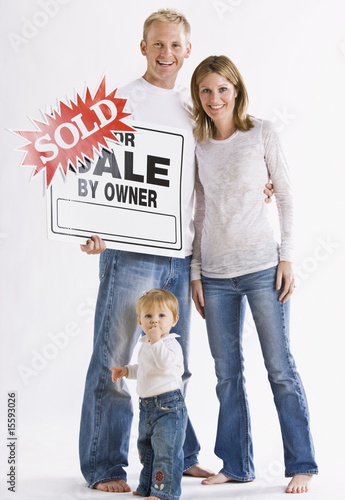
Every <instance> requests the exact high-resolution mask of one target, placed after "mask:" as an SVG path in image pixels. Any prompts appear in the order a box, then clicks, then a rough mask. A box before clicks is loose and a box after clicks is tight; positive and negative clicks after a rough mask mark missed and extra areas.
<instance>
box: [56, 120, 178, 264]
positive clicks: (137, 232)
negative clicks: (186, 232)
mask: <svg viewBox="0 0 345 500" xmlns="http://www.w3.org/2000/svg"><path fill="white" fill-rule="evenodd" d="M131 123H132V124H133V126H134V128H135V132H125V133H117V134H116V137H117V139H118V141H119V142H118V143H116V142H115V141H114V142H113V144H112V145H111V147H108V148H103V149H102V151H101V154H100V156H99V157H98V158H97V159H96V160H94V161H88V162H87V163H86V167H85V168H84V167H82V166H80V168H79V169H78V173H76V174H73V173H72V172H69V174H68V182H63V179H62V178H61V179H59V180H57V179H56V180H55V181H54V183H53V184H52V186H51V187H50V189H49V196H48V224H49V225H48V232H49V236H50V237H51V238H58V239H66V238H68V239H78V240H79V241H80V242H85V239H86V238H89V237H90V236H91V235H92V234H98V235H99V236H100V237H101V238H102V239H103V240H104V241H106V243H107V247H108V248H116V249H123V250H129V251H133V252H141V253H153V254H156V255H169V256H183V255H182V253H183V239H182V210H181V189H182V186H181V179H182V162H183V149H184V135H183V133H182V132H181V131H180V130H174V129H167V128H166V127H165V128H164V129H163V128H160V127H158V126H152V125H145V124H139V123H137V122H131ZM110 142H111V141H108V144H109V146H110Z"/></svg>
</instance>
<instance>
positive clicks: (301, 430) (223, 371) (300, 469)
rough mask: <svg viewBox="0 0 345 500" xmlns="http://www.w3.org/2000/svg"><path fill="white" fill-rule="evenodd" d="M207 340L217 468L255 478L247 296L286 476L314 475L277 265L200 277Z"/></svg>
mask: <svg viewBox="0 0 345 500" xmlns="http://www.w3.org/2000/svg"><path fill="white" fill-rule="evenodd" d="M202 281H203V288H204V297H205V315H206V324H207V331H208V338H209V344H210V348H211V352H212V356H213V358H214V360H215V369H216V376H217V381H218V382H217V396H218V399H219V402H220V410H219V417H218V430H217V438H216V445H215V453H216V455H217V456H218V457H219V458H220V459H221V460H223V468H222V470H221V472H222V473H223V474H225V475H226V476H228V477H230V478H232V479H235V480H237V481H250V480H253V479H254V477H255V471H254V465H253V445H252V436H251V428H250V416H249V407H248V401H247V395H246V389H245V378H244V374H243V372H244V359H243V352H242V332H243V322H244V315H245V305H246V301H247V300H248V303H249V306H250V309H251V312H252V315H253V319H254V322H255V326H256V329H257V332H258V336H259V340H260V345H261V350H262V354H263V357H264V362H265V366H266V369H267V372H268V379H269V382H270V384H271V388H272V391H273V395H274V402H275V405H276V409H277V412H278V417H279V422H280V427H281V433H282V438H283V446H284V458H285V474H286V476H287V477H291V476H294V475H296V474H317V465H316V463H315V458H314V447H313V442H312V437H311V433H310V426H309V413H308V406H307V399H306V395H305V392H304V388H303V385H302V382H301V379H300V376H299V374H298V372H297V369H296V365H295V362H294V359H293V357H292V354H291V352H290V345H289V310H290V300H288V301H287V302H286V303H285V304H283V303H282V302H281V301H279V300H278V297H279V295H280V291H279V290H276V289H275V281H276V267H272V268H270V269H267V270H264V271H260V272H256V273H251V274H247V275H244V276H239V277H237V278H231V279H210V278H206V277H203V278H202Z"/></svg>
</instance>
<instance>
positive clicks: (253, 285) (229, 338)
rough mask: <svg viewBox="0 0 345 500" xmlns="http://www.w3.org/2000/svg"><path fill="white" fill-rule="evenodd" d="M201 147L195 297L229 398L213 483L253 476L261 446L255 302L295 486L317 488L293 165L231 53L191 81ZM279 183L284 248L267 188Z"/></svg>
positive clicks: (205, 65) (221, 392)
mask: <svg viewBox="0 0 345 500" xmlns="http://www.w3.org/2000/svg"><path fill="white" fill-rule="evenodd" d="M191 91H192V99H193V106H194V119H195V123H196V126H195V136H196V138H197V140H198V144H197V148H196V157H197V165H198V169H197V179H196V211H195V230H196V234H195V240H194V249H193V260H192V278H191V279H192V288H193V300H194V302H195V305H196V308H197V310H198V311H199V312H200V314H201V315H202V316H203V317H204V318H206V325H207V331H208V338H209V344H210V348H211V353H212V356H213V358H214V360H215V369H216V375H217V381H218V383H217V396H218V399H219V402H220V410H219V417H218V430H217V438H216V445H215V452H216V454H217V456H218V457H219V458H220V459H221V460H223V468H222V469H221V471H220V473H219V474H217V475H215V476H213V477H211V478H209V479H207V480H205V481H203V484H220V483H224V482H228V481H231V480H236V481H243V482H245V481H252V480H253V479H254V477H255V475H254V465H253V450H252V439H251V430H250V416H249V408H248V402H247V396H246V390H245V380H244V376H243V355H242V330H243V321H244V314H245V304H246V301H247V300H248V303H249V306H250V308H251V312H252V315H253V318H254V321H255V325H256V329H257V332H258V335H259V340H260V344H261V349H262V353H263V357H264V361H265V366H266V369H267V371H268V378H269V381H270V384H271V388H272V391H273V395H274V401H275V405H276V409H277V412H278V416H279V421H280V426H281V433H282V438H283V445H284V458H285V475H286V476H287V477H291V478H292V479H291V481H290V483H289V485H288V487H287V489H286V492H287V493H302V492H306V491H308V488H309V486H310V481H311V478H312V475H313V474H317V472H318V470H317V465H316V463H315V459H314V448H313V442H312V437H311V433H310V427H309V414H308V406H307V400H306V396H305V392H304V389H303V385H302V382H301V379H300V377H299V374H298V372H297V370H296V366H295V362H294V359H293V357H292V355H291V352H290V347H289V309H290V301H289V298H290V297H291V295H292V293H293V289H294V277H293V270H292V263H291V262H292V258H293V257H292V254H293V241H292V223H293V207H292V194H291V186H290V180H289V172H288V168H287V165H286V162H285V159H284V156H283V154H282V151H281V148H280V144H279V140H278V137H277V135H276V133H275V131H274V128H273V126H272V124H271V123H270V122H268V121H265V120H259V119H256V118H254V117H251V116H249V115H248V114H247V106H248V96H247V92H246V88H245V85H244V83H243V80H242V77H241V75H240V73H239V71H238V70H237V68H236V66H235V65H234V64H233V63H232V61H230V59H228V58H227V57H226V56H211V57H208V58H207V59H205V60H204V61H203V62H201V63H200V64H199V66H198V67H197V68H196V70H195V71H194V74H193V76H192V81H191ZM268 179H271V180H272V181H273V185H274V189H275V195H276V202H277V208H278V215H279V222H280V230H281V245H280V246H279V245H278V243H277V242H276V241H275V239H274V234H273V230H272V228H271V227H270V224H269V221H268V218H267V205H266V204H265V203H264V201H263V197H262V192H261V186H262V185H263V184H265V183H266V182H267V181H268Z"/></svg>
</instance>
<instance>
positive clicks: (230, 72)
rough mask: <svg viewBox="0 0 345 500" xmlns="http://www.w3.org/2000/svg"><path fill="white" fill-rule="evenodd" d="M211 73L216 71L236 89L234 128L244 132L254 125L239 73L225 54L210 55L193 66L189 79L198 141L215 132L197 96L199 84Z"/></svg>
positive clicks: (211, 135)
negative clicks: (248, 113)
mask: <svg viewBox="0 0 345 500" xmlns="http://www.w3.org/2000/svg"><path fill="white" fill-rule="evenodd" d="M211 73H218V74H219V75H220V76H222V77H223V78H225V79H226V80H228V82H230V83H232V85H234V87H235V89H236V90H237V97H236V100H235V108H234V120H235V125H236V128H237V129H239V130H242V131H243V132H246V131H247V130H249V129H251V128H252V127H254V124H253V122H252V120H251V118H250V116H249V115H247V108H248V103H249V99H248V94H247V90H246V87H245V85H244V81H243V78H242V76H241V73H240V72H239V71H238V69H237V68H236V66H235V64H234V63H233V62H232V61H231V60H230V59H229V58H228V57H227V56H210V57H207V58H206V59H204V60H203V61H202V62H201V63H200V64H199V65H198V66H197V67H196V68H195V70H194V73H193V76H192V80H191V94H192V100H193V118H194V120H195V129H194V135H195V137H196V138H197V139H198V140H199V141H204V140H205V139H206V138H207V137H211V138H213V137H214V134H215V125H214V123H213V120H212V119H211V118H210V117H209V116H208V115H207V113H205V111H204V109H203V107H202V104H201V101H200V97H199V85H200V83H201V82H202V80H203V79H204V78H205V77H206V76H208V75H210V74H211Z"/></svg>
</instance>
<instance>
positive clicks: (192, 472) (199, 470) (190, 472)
mask: <svg viewBox="0 0 345 500" xmlns="http://www.w3.org/2000/svg"><path fill="white" fill-rule="evenodd" d="M183 475H184V476H192V477H210V476H214V472H212V471H210V470H208V469H204V468H203V467H200V465H198V464H197V465H193V467H191V468H190V469H187V470H186V471H184V473H183Z"/></svg>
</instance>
